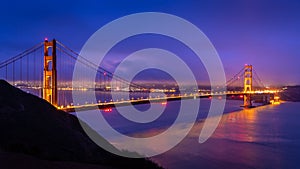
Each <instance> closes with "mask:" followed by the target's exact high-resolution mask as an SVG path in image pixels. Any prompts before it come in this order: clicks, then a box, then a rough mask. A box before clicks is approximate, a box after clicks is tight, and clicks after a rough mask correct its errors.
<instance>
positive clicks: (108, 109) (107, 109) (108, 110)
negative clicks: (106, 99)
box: [104, 108, 112, 113]
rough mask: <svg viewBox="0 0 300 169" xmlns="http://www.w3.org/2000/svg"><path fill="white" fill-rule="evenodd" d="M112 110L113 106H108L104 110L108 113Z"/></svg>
mask: <svg viewBox="0 0 300 169" xmlns="http://www.w3.org/2000/svg"><path fill="white" fill-rule="evenodd" d="M111 111H112V108H106V109H104V112H107V113H109V112H111Z"/></svg>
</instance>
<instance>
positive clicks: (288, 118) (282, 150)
mask: <svg viewBox="0 0 300 169" xmlns="http://www.w3.org/2000/svg"><path fill="white" fill-rule="evenodd" d="M241 104H242V102H241V101H233V100H229V101H228V102H227V104H226V108H225V112H232V113H226V114H224V115H223V116H222V119H221V122H220V124H219V126H218V128H217V129H216V131H215V132H214V134H213V135H212V137H211V138H210V139H209V140H208V141H206V142H205V143H203V144H199V143H198V137H199V134H200V131H201V129H202V127H203V121H204V118H205V117H206V115H207V111H208V108H209V106H210V104H209V100H208V99H201V107H200V109H199V115H198V119H197V122H196V123H195V125H194V127H193V128H192V130H191V131H190V133H189V134H188V136H187V137H186V138H185V139H184V140H183V141H182V142H181V143H179V144H178V145H177V146H176V147H175V148H173V149H171V150H169V151H168V152H166V153H164V154H161V155H158V156H155V157H152V158H151V159H152V160H154V161H155V162H157V163H159V164H161V165H162V166H164V167H166V168H170V169H173V168H174V169H181V168H217V169H219V168H222V169H223V168H243V169H244V168H299V166H300V164H299V163H298V161H299V160H298V159H299V158H300V130H299V128H300V123H299V119H300V113H299V109H300V103H290V102H286V103H283V104H281V105H268V106H263V107H257V108H253V109H242V108H240V107H239V106H240V105H241ZM138 106H143V105H138ZM176 106H178V102H176V101H174V102H168V104H167V107H169V109H167V112H165V113H166V115H165V116H162V117H161V118H159V119H158V120H157V123H153V124H151V125H149V126H141V127H136V126H135V125H133V124H129V123H123V122H122V123H120V121H119V120H120V119H118V118H117V112H115V110H114V109H113V110H112V112H111V113H109V114H104V116H106V117H107V120H108V121H109V120H110V121H111V124H112V125H115V128H116V130H118V131H120V132H121V133H124V134H127V135H130V136H133V137H149V136H153V135H157V134H158V133H161V132H163V131H164V130H165V129H166V128H167V127H168V126H169V125H171V124H172V120H174V116H175V117H176V113H173V111H174V110H175V109H177V107H176ZM233 111H234V112H233ZM184 128H185V126H184V125H183V124H181V126H178V130H177V131H176V132H174V133H172V135H170V138H168V139H165V140H159V142H149V146H147V148H149V149H151V150H152V151H159V150H160V149H163V148H164V147H165V146H166V145H167V144H168V142H169V139H172V138H173V137H178V136H179V135H180V134H182V133H181V132H182V131H184V130H183V129H184ZM181 129H182V130H181ZM118 141H120V140H117V141H116V143H117V142H118ZM132 146H134V144H133V145H132Z"/></svg>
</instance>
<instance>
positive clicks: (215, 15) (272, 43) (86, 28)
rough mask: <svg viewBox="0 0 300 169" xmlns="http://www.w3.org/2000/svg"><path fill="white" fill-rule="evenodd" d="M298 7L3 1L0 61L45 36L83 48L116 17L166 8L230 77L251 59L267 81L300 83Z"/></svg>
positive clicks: (184, 1)
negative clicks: (204, 42) (198, 36)
mask: <svg viewBox="0 0 300 169" xmlns="http://www.w3.org/2000/svg"><path fill="white" fill-rule="evenodd" d="M299 9H300V2H299V1H296V0H295V1H276V0H273V1H271V0H270V1H260V0H246V1H240V0H236V1H234V0H229V1H196V0H195V1H188V0H181V1H180V0H149V1H142V0H132V1H114V0H109V1H96V0H95V1H89V0H86V1H78V2H77V1H72V2H65V1H57V0H53V1H7V2H1V10H0V18H1V27H0V44H1V48H0V62H2V61H3V60H5V59H7V58H10V57H11V56H14V55H16V54H18V53H20V52H21V51H23V50H25V49H27V48H29V47H31V46H33V45H35V44H37V43H38V42H41V41H43V39H44V37H48V38H50V39H52V38H56V39H58V40H59V41H60V42H63V43H64V44H66V45H68V46H69V47H71V48H72V49H74V50H75V51H78V52H79V51H80V49H81V47H82V46H83V45H84V43H85V42H86V40H87V39H88V38H89V37H90V36H91V35H92V34H93V33H94V32H95V31H97V30H98V29H99V28H101V27H102V26H103V25H105V24H107V23H109V22H110V21H112V20H114V19H117V18H119V17H122V16H125V15H128V14H132V13H137V12H165V13H170V14H173V15H177V16H179V17H182V18H184V19H186V20H188V21H190V22H191V23H193V24H195V25H196V26H197V27H198V28H200V29H201V30H202V31H203V32H204V33H205V34H206V35H207V37H208V38H209V39H210V40H211V42H212V43H213V45H214V46H215V48H216V50H217V51H218V53H219V56H220V58H221V60H222V62H223V65H224V68H225V73H226V75H227V76H228V77H230V76H233V75H234V74H235V73H237V72H238V71H239V70H240V69H241V68H242V66H243V65H244V64H246V63H248V64H252V65H253V66H254V68H255V70H256V71H257V72H258V74H259V75H260V78H261V79H263V82H264V83H265V84H266V85H270V84H280V85H295V84H300V74H299V73H300V66H299V63H300V41H299V39H300V31H299V30H300V12H299ZM136 39H138V38H136ZM136 39H133V42H128V44H132V45H136V44H140V43H138V42H136V43H134V41H136ZM150 41H152V40H151V37H150ZM166 41H169V40H166ZM152 42H155V40H153V41H152ZM167 44H170V45H171V44H172V43H166V44H162V46H164V47H165V48H169V47H168V45H167ZM142 47H145V46H144V45H143V44H140V45H139V47H136V48H137V49H139V48H142ZM156 47H158V46H156ZM170 48H172V47H170ZM124 53H126V52H124ZM127 54H128V52H127ZM114 59H115V60H117V62H118V59H117V58H114ZM190 62H191V64H192V62H193V61H190ZM110 63H111V64H112V65H111V66H114V64H115V63H114V61H113V60H111V61H110ZM192 67H193V68H194V69H197V66H192ZM199 69H202V68H199Z"/></svg>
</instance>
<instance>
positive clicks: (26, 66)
mask: <svg viewBox="0 0 300 169" xmlns="http://www.w3.org/2000/svg"><path fill="white" fill-rule="evenodd" d="M76 61H77V62H79V63H80V64H81V65H82V67H84V68H85V69H91V70H95V71H97V75H96V78H95V82H86V81H84V80H82V81H81V82H75V83H74V82H73V83H72V84H71V83H70V81H71V80H72V72H73V69H74V65H75V62H76ZM113 77H114V79H115V80H114V81H113V82H112V78H113ZM0 78H1V79H5V80H6V81H8V82H9V83H11V84H12V85H14V86H15V87H18V88H20V89H22V90H24V91H26V92H28V93H31V94H34V95H36V96H38V97H41V98H43V99H45V100H46V101H48V102H49V103H51V104H52V105H54V106H55V107H57V108H58V109H62V110H64V111H66V112H73V111H74V110H75V109H76V111H80V110H89V109H96V108H109V107H113V106H125V105H129V104H143V103H149V101H154V102H165V101H170V100H179V99H195V98H211V97H217V98H218V99H222V98H224V97H227V98H228V97H229V98H236V97H240V99H243V100H244V104H243V106H244V107H252V102H253V101H260V102H261V103H264V104H269V103H278V102H279V97H278V96H277V94H278V92H279V91H278V90H271V89H268V88H266V87H265V85H264V83H263V82H262V81H261V79H260V78H259V76H258V74H257V72H256V71H255V70H254V69H253V66H252V65H245V66H244V67H243V68H242V69H241V70H240V71H239V72H238V73H237V74H236V75H234V76H233V77H232V78H230V79H229V80H228V81H227V82H226V84H225V85H224V86H226V88H224V89H220V90H218V91H212V90H206V91H202V90H199V89H198V90H194V91H187V92H186V93H179V92H178V91H177V90H176V89H171V90H169V89H161V88H160V89H156V88H153V87H152V88H151V87H146V86H144V85H141V84H136V83H133V82H129V81H127V80H125V79H123V78H122V77H118V76H114V74H113V73H111V72H110V71H108V70H106V69H104V68H102V67H99V66H98V65H96V64H94V63H92V62H91V61H89V60H88V59H86V58H85V57H84V56H81V55H80V54H78V53H77V52H75V51H74V50H72V49H71V48H69V47H67V46H66V45H64V44H62V43H61V42H59V41H57V40H55V39H53V40H52V41H48V40H47V39H45V41H44V42H41V43H39V44H37V45H35V46H33V47H31V48H29V49H27V50H25V51H24V52H22V53H20V54H18V55H16V56H14V57H11V58H9V59H7V60H5V61H3V62H1V63H0ZM127 86H130V87H129V88H128V87H127ZM91 88H92V89H93V90H97V91H98V92H99V93H100V94H99V98H97V99H98V102H97V103H92V102H88V101H86V102H84V103H73V101H72V99H71V98H72V97H70V95H71V93H70V92H69V91H74V90H76V91H78V92H89V89H91ZM157 90H159V91H162V92H164V93H165V94H164V95H161V96H160V95H157V96H156V97H151V96H149V92H150V91H157ZM109 92H117V93H118V94H119V96H118V98H117V99H115V100H113V99H112V97H111V95H110V94H109ZM128 92H130V93H131V97H130V98H129V99H128V100H124V97H123V96H124V94H125V93H128Z"/></svg>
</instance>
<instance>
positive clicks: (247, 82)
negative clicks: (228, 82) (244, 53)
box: [244, 65, 253, 107]
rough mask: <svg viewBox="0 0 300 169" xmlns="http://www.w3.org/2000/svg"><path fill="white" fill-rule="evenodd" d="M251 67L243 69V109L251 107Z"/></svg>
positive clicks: (246, 66)
mask: <svg viewBox="0 0 300 169" xmlns="http://www.w3.org/2000/svg"><path fill="white" fill-rule="evenodd" d="M252 69H253V67H252V65H245V67H244V70H245V71H244V107H251V106H252V103H251V92H252V80H253V79H252V77H253V75H252Z"/></svg>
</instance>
